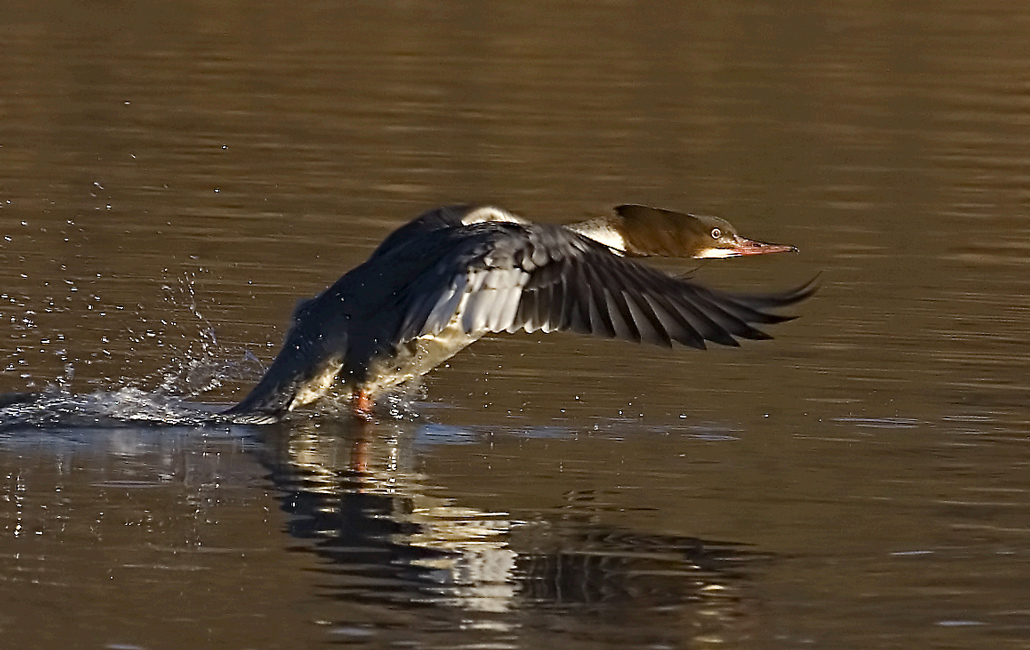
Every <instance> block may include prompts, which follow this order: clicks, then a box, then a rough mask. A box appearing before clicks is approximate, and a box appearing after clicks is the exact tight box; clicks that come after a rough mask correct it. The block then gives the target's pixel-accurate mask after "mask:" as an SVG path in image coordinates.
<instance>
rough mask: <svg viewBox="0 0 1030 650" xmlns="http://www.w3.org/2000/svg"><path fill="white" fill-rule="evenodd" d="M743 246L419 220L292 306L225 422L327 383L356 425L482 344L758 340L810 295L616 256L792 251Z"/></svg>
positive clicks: (645, 213) (256, 415)
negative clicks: (751, 287)
mask: <svg viewBox="0 0 1030 650" xmlns="http://www.w3.org/2000/svg"><path fill="white" fill-rule="evenodd" d="M796 250H797V249H796V248H794V247H793V246H782V245H778V244H765V243H761V242H756V241H752V240H750V239H745V238H744V237H741V236H740V235H739V234H737V232H736V230H735V229H734V228H733V226H732V225H730V224H729V223H728V222H727V221H725V220H723V219H719V218H716V217H695V216H691V215H687V214H682V213H678V212H673V211H671V210H661V209H657V208H649V207H645V206H641V205H623V206H619V207H618V208H616V209H615V214H614V215H612V216H609V217H602V218H599V219H592V220H589V221H584V222H580V223H575V224H569V225H564V226H561V225H551V224H536V223H531V222H529V221H526V220H525V219H522V218H521V217H518V216H516V215H513V214H511V213H509V212H506V211H504V210H502V209H500V208H495V207H490V206H469V205H455V206H447V207H442V208H437V209H435V210H430V211H429V212H426V213H425V214H423V215H421V216H419V217H418V218H416V219H415V220H414V221H412V222H410V223H408V224H406V225H404V226H402V227H401V228H399V229H398V230H396V231H394V232H393V233H392V234H390V235H389V236H388V237H387V238H386V240H384V241H383V243H382V244H380V245H379V247H378V248H377V249H376V250H375V251H374V252H373V253H372V256H371V257H370V258H369V259H368V261H367V262H365V263H364V264H362V265H360V266H358V267H357V268H355V269H354V270H352V271H350V272H349V273H347V274H346V275H344V276H343V277H342V278H340V279H339V280H337V281H336V283H335V284H334V285H332V286H331V287H329V288H328V289H326V290H325V291H323V292H322V293H321V294H319V295H317V296H315V297H314V298H312V299H310V300H305V301H302V302H301V303H299V304H298V306H297V309H296V310H295V311H294V313H293V326H292V327H291V328H290V331H289V333H288V334H287V335H286V341H285V343H284V344H283V348H282V350H281V351H280V352H279V355H278V356H277V357H276V358H275V360H274V361H273V362H272V365H271V366H270V367H269V368H268V370H267V371H266V372H265V374H264V376H263V377H262V378H261V380H260V381H259V382H258V384H257V386H256V387H255V388H254V389H253V390H252V391H251V392H250V394H249V395H247V397H245V398H244V399H243V401H241V402H240V403H239V404H237V405H236V406H234V407H232V408H230V409H229V410H228V411H226V414H228V415H231V416H233V417H234V418H235V419H237V420H239V421H247V422H272V421H276V420H278V419H280V418H281V417H283V416H284V415H285V414H286V413H287V412H289V411H292V410H294V409H295V408H297V407H299V406H302V405H304V404H309V403H311V402H313V401H315V400H316V399H318V398H319V397H321V396H322V395H324V394H325V392H326V391H327V390H328V389H329V387H330V386H331V385H332V384H333V382H334V381H335V380H336V379H337V378H339V379H340V380H341V381H342V383H343V389H344V391H345V394H347V393H349V394H350V398H351V405H352V408H353V410H354V412H355V414H356V415H359V416H362V417H366V418H367V417H369V415H370V413H371V408H372V406H373V403H374V400H375V398H376V396H377V395H379V394H380V393H382V392H383V391H384V390H388V389H390V388H393V387H395V386H398V385H400V384H403V383H404V382H407V381H410V380H412V379H415V378H417V377H419V376H421V375H424V374H425V373H427V372H429V371H430V370H432V369H433V368H434V367H436V366H437V365H439V364H440V363H442V362H443V361H445V360H446V359H449V358H450V357H452V356H453V355H455V354H457V353H458V352H459V351H460V350H461V349H462V348H464V347H466V346H468V345H469V344H471V343H473V342H475V341H476V340H477V339H479V338H480V337H482V336H483V335H484V334H487V333H489V332H516V331H518V330H520V329H522V330H526V331H527V332H533V331H536V330H542V331H544V332H553V331H567V330H570V331H574V332H580V333H583V334H596V335H599V336H605V337H608V338H619V339H624V340H627V341H636V342H642V343H652V344H656V345H665V346H672V344H673V343H680V344H682V345H688V346H691V347H696V348H702V349H703V348H704V347H705V341H706V340H707V341H712V342H715V343H720V344H722V345H733V346H736V345H739V343H738V342H737V341H736V339H735V338H734V337H740V338H747V339H768V338H770V337H769V335H767V334H765V333H764V332H762V331H760V330H758V329H756V328H754V327H752V326H751V325H749V323H779V322H782V321H786V320H790V319H791V317H789V316H781V315H777V314H771V313H767V311H766V310H768V309H775V308H778V307H785V306H788V305H792V304H794V303H797V302H799V301H801V300H804V299H805V298H807V297H809V296H811V295H812V294H813V293H814V292H815V285H814V283H813V282H809V283H807V284H805V285H803V286H801V287H798V288H796V289H793V290H791V291H787V292H784V293H778V294H766V295H736V294H729V293H723V292H720V291H715V290H712V289H708V288H705V287H704V286H702V285H700V284H698V283H696V282H693V281H691V280H687V279H684V278H682V277H676V276H673V275H669V274H667V273H664V272H662V271H659V270H657V269H654V268H651V267H649V266H646V265H644V264H641V263H639V262H636V261H633V260H630V259H627V256H647V255H674V256H680V257H694V258H721V257H734V256H738V255H756V254H762V253H779V252H788V251H796Z"/></svg>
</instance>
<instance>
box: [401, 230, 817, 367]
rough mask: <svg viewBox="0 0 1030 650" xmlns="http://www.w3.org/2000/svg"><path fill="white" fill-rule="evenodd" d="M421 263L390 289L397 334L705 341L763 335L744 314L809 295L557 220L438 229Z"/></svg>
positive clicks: (771, 319)
mask: <svg viewBox="0 0 1030 650" xmlns="http://www.w3.org/2000/svg"><path fill="white" fill-rule="evenodd" d="M437 239H440V240H441V242H438V243H437V245H435V246H434V247H433V249H434V250H435V251H437V252H436V253H435V255H437V256H438V257H437V258H436V261H435V263H433V264H432V265H431V266H430V268H429V269H427V271H428V272H426V273H423V274H421V275H420V276H419V277H417V278H415V279H414V280H413V281H412V282H411V284H410V285H408V286H407V287H406V288H405V290H404V291H402V292H399V293H398V294H396V300H395V301H394V302H393V304H392V306H391V309H396V310H397V311H398V312H399V313H403V314H404V317H403V318H402V319H401V321H400V322H399V323H398V328H397V330H396V331H395V333H396V335H397V338H396V339H394V340H396V341H407V340H411V339H413V338H416V337H418V336H432V335H436V334H439V333H440V332H442V331H443V330H444V329H446V328H448V327H453V326H457V327H460V329H461V330H462V331H464V332H465V333H466V334H483V333H486V332H501V331H507V332H515V331H517V330H519V329H524V330H526V331H529V332H532V331H535V330H543V331H545V332H551V331H574V332H580V333H583V334H595V335H598V336H605V337H608V338H619V339H624V340H627V341H636V342H642V343H652V344H656V345H665V346H671V345H672V344H673V343H681V344H683V345H688V346H692V347H697V348H704V347H705V341H713V342H715V343H720V344H723V345H733V346H736V345H739V344H738V343H737V340H736V338H738V337H739V338H748V339H767V338H770V337H769V336H768V335H767V334H765V333H764V332H762V331H761V330H759V329H756V328H755V327H752V325H751V324H752V323H759V324H771V323H779V322H782V321H785V320H789V319H790V318H791V317H789V316H781V315H778V314H774V313H770V312H769V311H768V310H770V309H777V308H780V307H786V306H789V305H792V304H795V303H797V302H799V301H801V300H804V299H805V298H807V297H809V296H811V295H812V294H813V293H814V292H815V289H816V287H815V285H814V284H813V283H808V284H806V285H803V286H801V287H798V288H797V289H794V290H792V291H788V292H784V293H779V294H775V293H774V294H764V295H754V296H747V295H733V294H729V293H723V292H720V291H716V290H713V289H708V288H706V287H704V286H702V285H700V284H697V283H696V282H692V281H690V280H685V279H682V278H676V277H673V276H671V275H668V274H666V273H663V272H662V271H659V270H657V269H654V268H652V267H649V266H646V265H643V264H641V263H638V262H635V261H632V260H629V259H626V258H622V257H619V256H616V255H614V254H613V253H612V252H611V251H610V250H609V249H608V248H607V247H606V246H603V245H601V244H598V243H597V242H594V241H592V240H590V239H587V238H585V237H582V236H580V235H578V234H576V233H574V232H571V231H569V230H567V229H565V228H562V227H560V226H551V225H542V224H534V225H527V224H512V223H482V224H476V225H473V226H466V227H463V228H459V229H452V230H450V231H447V232H446V233H441V234H440V236H439V237H438V238H437Z"/></svg>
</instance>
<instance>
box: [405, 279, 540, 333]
mask: <svg viewBox="0 0 1030 650" xmlns="http://www.w3.org/2000/svg"><path fill="white" fill-rule="evenodd" d="M527 282H529V273H527V272H525V271H523V270H522V269H519V268H511V269H497V268H488V269H477V270H473V271H470V272H468V273H459V274H458V275H457V276H455V278H454V281H453V282H452V283H451V286H450V287H449V288H448V290H447V291H446V292H444V293H443V294H442V295H441V296H440V299H439V300H438V301H437V302H436V305H435V306H434V307H433V309H432V311H431V312H430V313H429V317H428V318H427V319H426V324H425V325H424V326H423V327H422V332H421V333H420V336H427V335H432V334H437V333H439V332H441V331H443V330H445V329H447V328H448V327H453V326H454V325H460V327H461V329H462V330H463V331H464V332H465V333H466V334H480V335H482V334H483V333H485V332H503V331H508V332H515V331H517V330H518V329H519V328H518V327H517V326H516V324H515V316H516V314H517V313H518V309H519V302H520V301H521V300H522V289H523V288H524V287H525V286H526V283H527Z"/></svg>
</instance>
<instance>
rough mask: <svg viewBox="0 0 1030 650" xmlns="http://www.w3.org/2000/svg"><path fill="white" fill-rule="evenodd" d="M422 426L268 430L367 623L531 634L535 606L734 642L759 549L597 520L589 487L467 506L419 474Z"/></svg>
mask: <svg viewBox="0 0 1030 650" xmlns="http://www.w3.org/2000/svg"><path fill="white" fill-rule="evenodd" d="M423 429H424V427H422V426H421V425H418V424H416V423H412V422H391V423H388V424H385V425H375V424H371V423H367V422H359V421H342V422H341V421H334V422H319V421H315V420H312V421H309V422H306V423H304V422H294V423H293V425H292V426H290V427H286V426H273V427H270V428H269V429H268V430H267V431H266V433H267V435H268V438H267V439H266V442H267V444H266V450H265V452H264V453H265V454H266V455H265V457H264V458H263V463H264V464H265V465H266V466H267V467H268V468H269V469H270V470H271V478H272V480H273V481H274V483H275V484H276V486H277V487H278V488H279V489H280V490H281V491H282V498H281V499H282V504H283V509H284V510H285V511H286V512H287V513H289V515H290V519H289V524H288V532H289V533H290V535H292V536H293V537H295V538H297V539H298V540H302V542H303V543H302V544H301V545H300V546H299V547H298V548H299V549H303V550H305V551H310V552H314V553H315V554H316V555H317V556H318V557H320V558H322V559H323V560H325V561H327V564H326V565H324V566H323V568H322V569H321V570H322V571H324V573H325V575H326V577H327V578H328V580H327V581H326V582H325V583H324V584H325V587H326V592H325V595H327V596H329V597H332V598H336V599H339V600H341V601H345V602H347V603H348V605H349V606H354V605H361V606H364V609H362V610H361V611H362V613H361V617H365V618H364V619H361V620H362V622H364V623H368V622H369V621H368V619H367V617H368V616H377V615H380V616H381V615H385V614H384V611H390V612H392V615H396V616H398V617H401V618H403V616H404V612H411V611H412V608H418V609H419V610H420V611H421V610H422V607H420V606H431V607H433V611H434V612H435V615H436V616H440V617H442V618H443V619H444V620H449V618H450V617H456V618H457V619H458V621H452V624H455V625H457V624H460V625H462V626H466V627H468V626H472V627H476V626H477V625H478V626H485V627H487V628H489V629H490V630H492V631H493V632H497V633H503V634H512V633H514V632H515V631H516V630H518V631H519V632H518V634H519V635H520V637H521V636H523V635H524V634H525V633H526V632H527V631H526V630H525V629H523V625H528V623H527V621H529V619H528V618H525V617H524V616H522V615H520V613H525V612H526V611H529V610H532V612H533V614H534V618H533V620H534V621H535V622H534V623H533V624H532V627H533V628H539V626H540V623H539V622H540V621H541V620H544V621H549V622H548V623H546V624H545V626H550V625H551V624H553V625H555V626H556V627H558V628H561V629H562V630H566V631H574V632H575V634H576V635H577V636H582V635H586V636H590V637H593V636H596V637H597V638H605V639H612V638H623V639H624V640H625V641H626V642H632V643H637V642H642V641H645V640H650V641H654V642H658V641H662V640H663V639H664V640H666V641H668V640H672V639H679V640H682V639H683V637H684V635H686V636H687V637H688V638H694V637H696V636H704V637H706V638H719V639H730V638H733V637H735V636H736V635H738V634H739V632H740V629H741V626H742V624H743V623H744V621H746V620H747V619H748V618H749V617H750V613H749V609H750V608H749V601H748V599H747V598H746V597H745V596H744V595H743V592H745V591H746V589H747V585H748V583H749V582H750V579H749V577H748V569H749V567H751V566H752V565H753V564H754V563H755V562H756V561H758V560H760V559H761V557H762V555H761V554H759V553H755V552H752V551H748V550H746V549H744V548H743V547H742V545H740V544H734V543H726V542H713V541H706V540H701V539H697V538H691V537H681V536H675V535H654V534H648V533H641V532H634V531H630V530H622V529H619V528H616V527H611V526H606V525H604V524H600V523H596V521H597V519H599V517H597V516H596V512H595V511H592V509H591V504H592V503H593V501H594V495H592V494H591V493H589V492H586V493H584V492H575V493H570V494H567V495H565V499H564V502H563V503H560V504H557V506H558V507H556V509H555V511H554V512H556V513H560V514H555V515H554V516H548V515H547V514H546V511H545V513H544V514H543V515H541V513H540V512H539V511H534V512H533V514H532V515H529V517H527V518H531V520H520V519H519V517H518V516H517V515H514V514H512V513H508V512H490V511H485V510H480V509H477V508H475V507H471V506H465V505H461V504H459V503H457V502H456V500H455V499H453V498H448V497H445V496H437V495H439V494H441V493H444V492H445V491H446V488H445V487H443V486H436V485H434V484H433V481H432V477H430V476H426V475H425V474H422V473H420V472H419V469H418V465H419V458H418V450H419V444H417V442H416V441H417V439H419V438H420V437H422V436H423ZM475 435H476V434H473V437H474V436H475ZM384 604H386V605H389V606H391V607H389V608H388V609H387V610H383V609H382V608H381V606H382V605H384ZM341 610H346V611H348V612H349V611H350V610H351V607H348V608H341ZM447 612H450V614H447ZM341 615H342V616H345V617H346V616H349V615H351V614H341ZM425 615H426V614H425V612H424V611H423V612H422V614H420V616H425ZM552 616H553V617H554V618H553V619H551V618H550V617H552ZM361 617H358V618H361ZM357 620H358V619H357V618H356V619H355V620H354V621H351V623H356V622H357ZM391 622H392V623H393V624H395V625H396V624H400V623H401V622H400V621H398V620H393V621H391ZM340 624H341V625H343V624H346V621H341V622H340ZM384 624H385V625H386V627H389V622H383V621H378V622H376V627H377V629H382V626H383V625H384ZM442 624H444V625H446V623H442ZM745 627H746V626H745Z"/></svg>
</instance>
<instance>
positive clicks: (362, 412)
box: [350, 388, 373, 420]
mask: <svg viewBox="0 0 1030 650" xmlns="http://www.w3.org/2000/svg"><path fill="white" fill-rule="evenodd" d="M372 406H373V404H372V399H371V398H370V397H369V396H368V391H367V390H363V389H361V388H358V389H356V390H355V391H354V393H352V394H351V399H350V408H351V413H353V414H354V417H356V418H358V419H359V420H371V419H372Z"/></svg>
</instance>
